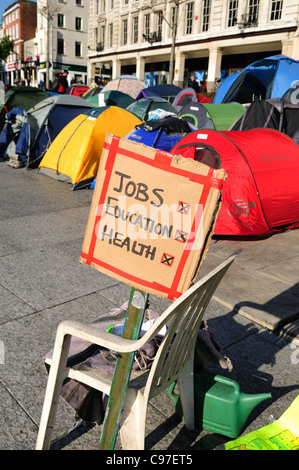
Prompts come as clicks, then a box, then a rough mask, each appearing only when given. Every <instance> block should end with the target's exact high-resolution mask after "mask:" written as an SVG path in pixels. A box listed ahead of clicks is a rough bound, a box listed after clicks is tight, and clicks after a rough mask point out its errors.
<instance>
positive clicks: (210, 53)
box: [88, 0, 299, 89]
mask: <svg viewBox="0 0 299 470" xmlns="http://www.w3.org/2000/svg"><path fill="white" fill-rule="evenodd" d="M175 3H176V4H179V5H178V10H177V12H178V19H177V22H174V18H175V13H176V9H175ZM298 20H299V2H298V0H281V1H276V0H194V1H189V0H176V1H175V2H174V1H173V0H165V1H160V0H90V5H89V38H88V44H89V53H88V80H89V82H91V81H93V80H94V78H95V77H96V76H99V75H101V74H103V72H104V73H106V74H110V76H111V78H114V77H116V76H118V75H120V74H134V75H137V77H138V78H139V79H141V80H145V81H149V80H150V83H151V82H153V83H161V82H167V81H168V75H169V62H170V54H171V50H172V47H171V44H172V33H173V25H174V24H175V25H177V33H176V38H175V39H176V40H175V48H174V49H173V50H174V51H175V53H174V83H175V84H176V85H179V86H186V84H187V83H188V78H189V76H190V74H191V73H193V72H195V71H197V72H200V74H202V76H203V77H204V79H205V81H206V82H207V85H208V89H211V87H212V85H213V83H214V80H215V79H216V78H218V77H225V76H226V75H228V74H231V73H233V72H235V71H238V70H241V69H243V68H244V67H245V66H246V65H248V64H250V63H252V62H254V61H255V60H258V59H260V58H262V57H267V56H270V55H274V54H275V55H276V54H284V55H287V56H289V57H292V58H294V59H297V60H299V30H298Z"/></svg>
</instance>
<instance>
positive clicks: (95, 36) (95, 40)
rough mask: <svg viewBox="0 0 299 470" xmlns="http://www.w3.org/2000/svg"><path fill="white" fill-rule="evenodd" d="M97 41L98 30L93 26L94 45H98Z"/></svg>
mask: <svg viewBox="0 0 299 470" xmlns="http://www.w3.org/2000/svg"><path fill="white" fill-rule="evenodd" d="M98 42H99V30H98V28H94V43H95V45H96V47H97V45H98Z"/></svg>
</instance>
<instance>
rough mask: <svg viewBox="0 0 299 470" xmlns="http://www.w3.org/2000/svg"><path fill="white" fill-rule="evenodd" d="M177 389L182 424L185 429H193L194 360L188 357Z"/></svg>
mask: <svg viewBox="0 0 299 470" xmlns="http://www.w3.org/2000/svg"><path fill="white" fill-rule="evenodd" d="M177 382H178V387H179V393H180V398H181V404H182V410H183V416H184V423H185V426H186V428H187V429H189V430H192V429H194V428H195V409H194V360H193V355H192V354H191V357H189V359H188V361H187V363H186V365H185V367H184V369H183V371H182V373H181V375H180V376H179V377H178V381H177Z"/></svg>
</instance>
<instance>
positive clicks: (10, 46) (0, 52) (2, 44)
mask: <svg viewBox="0 0 299 470" xmlns="http://www.w3.org/2000/svg"><path fill="white" fill-rule="evenodd" d="M11 52H12V53H13V52H14V41H13V40H11V39H10V38H9V36H4V37H3V38H2V39H1V40H0V60H6V58H7V57H8V56H9V54H10V53H11Z"/></svg>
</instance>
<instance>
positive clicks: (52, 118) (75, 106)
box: [27, 94, 93, 168]
mask: <svg viewBox="0 0 299 470" xmlns="http://www.w3.org/2000/svg"><path fill="white" fill-rule="evenodd" d="M90 109H93V105H92V104H91V103H89V102H88V101H87V100H84V99H83V98H79V97H78V96H73V95H68V94H63V95H61V94H57V95H53V96H51V97H50V98H48V99H45V100H43V101H41V102H40V103H38V104H37V105H35V106H34V107H33V108H31V109H29V110H28V126H29V152H28V153H29V155H28V161H27V165H28V167H30V168H37V167H38V165H39V163H40V162H41V160H42V158H43V156H44V155H45V153H46V151H47V150H48V148H49V147H50V145H51V143H52V142H53V140H54V139H55V138H56V137H57V135H58V134H59V133H60V131H62V129H63V128H64V127H65V126H66V125H67V124H68V123H69V122H71V121H72V120H73V119H75V117H77V116H79V114H82V113H85V112H86V111H88V110H90Z"/></svg>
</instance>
